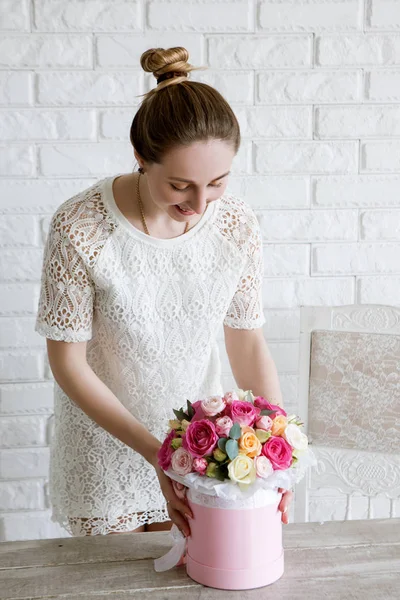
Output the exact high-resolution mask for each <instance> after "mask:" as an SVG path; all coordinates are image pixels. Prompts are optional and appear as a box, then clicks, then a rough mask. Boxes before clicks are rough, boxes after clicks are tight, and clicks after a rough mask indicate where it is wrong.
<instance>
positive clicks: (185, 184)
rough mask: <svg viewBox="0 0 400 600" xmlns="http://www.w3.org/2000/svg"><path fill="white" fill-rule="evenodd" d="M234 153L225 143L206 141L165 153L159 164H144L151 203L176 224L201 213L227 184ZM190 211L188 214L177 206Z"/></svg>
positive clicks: (216, 198) (221, 192)
mask: <svg viewBox="0 0 400 600" xmlns="http://www.w3.org/2000/svg"><path fill="white" fill-rule="evenodd" d="M234 156H235V151H234V149H233V147H232V146H231V145H230V144H228V143H227V142H223V141H221V140H209V141H207V142H196V143H193V144H191V145H190V146H179V147H176V148H174V149H172V150H170V151H169V152H167V153H166V154H165V155H164V157H163V160H162V163H152V164H147V163H143V161H142V160H140V159H139V157H137V158H138V160H139V162H140V163H141V165H142V166H143V167H144V170H145V172H146V175H147V186H148V190H149V193H150V195H151V198H152V200H153V202H154V203H155V204H156V205H157V206H158V207H159V208H160V209H162V210H164V211H166V212H167V213H168V215H169V216H170V217H172V218H173V219H175V220H176V221H187V220H189V219H190V217H193V215H194V214H199V215H201V214H203V213H204V211H205V210H206V207H207V204H209V203H210V202H214V200H218V198H220V197H221V196H222V194H223V193H224V191H225V189H226V186H227V184H228V176H229V172H230V170H231V165H232V161H233V158H234ZM178 205H180V206H181V207H184V208H187V209H189V211H190V212H188V213H187V214H184V213H182V212H181V211H180V210H178V208H177V206H178Z"/></svg>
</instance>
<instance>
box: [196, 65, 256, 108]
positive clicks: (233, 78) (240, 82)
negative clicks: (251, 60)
mask: <svg viewBox="0 0 400 600" xmlns="http://www.w3.org/2000/svg"><path fill="white" fill-rule="evenodd" d="M191 78H192V79H193V80H195V81H200V82H201V83H207V84H208V85H211V86H212V87H214V88H215V89H216V90H218V91H219V92H220V94H222V95H223V96H224V98H226V99H227V101H228V102H229V103H231V104H253V98H254V72H253V71H227V72H226V71H214V70H213V71H205V72H204V73H203V72H201V71H194V72H193V74H192V76H191Z"/></svg>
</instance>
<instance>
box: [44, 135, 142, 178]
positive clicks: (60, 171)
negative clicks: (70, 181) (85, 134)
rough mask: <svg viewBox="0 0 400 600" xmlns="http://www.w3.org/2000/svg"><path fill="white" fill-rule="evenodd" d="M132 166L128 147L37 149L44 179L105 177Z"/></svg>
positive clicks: (120, 144) (123, 144)
mask: <svg viewBox="0 0 400 600" xmlns="http://www.w3.org/2000/svg"><path fill="white" fill-rule="evenodd" d="M132 162H133V154H132V147H131V146H130V145H129V144H128V143H118V142H114V143H97V144H95V143H93V144H55V145H50V144H49V145H46V146H42V147H41V148H40V149H39V163H40V172H41V173H42V174H43V175H44V176H45V177H53V176H69V175H77V176H78V177H84V176H88V177H89V176H97V177H106V176H108V175H109V174H110V173H121V172H123V171H125V172H127V171H130V170H131V169H132Z"/></svg>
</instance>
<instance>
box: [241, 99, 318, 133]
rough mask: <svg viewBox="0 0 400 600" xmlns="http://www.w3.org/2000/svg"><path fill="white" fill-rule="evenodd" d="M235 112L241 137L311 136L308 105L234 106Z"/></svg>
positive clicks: (310, 115)
mask: <svg viewBox="0 0 400 600" xmlns="http://www.w3.org/2000/svg"><path fill="white" fill-rule="evenodd" d="M235 113H236V116H237V119H238V121H239V125H240V131H241V134H242V136H243V137H251V138H263V137H265V138H273V139H276V138H300V139H304V138H307V137H308V138H311V137H312V109H311V107H308V106H301V107H287V106H254V107H247V108H236V109H235Z"/></svg>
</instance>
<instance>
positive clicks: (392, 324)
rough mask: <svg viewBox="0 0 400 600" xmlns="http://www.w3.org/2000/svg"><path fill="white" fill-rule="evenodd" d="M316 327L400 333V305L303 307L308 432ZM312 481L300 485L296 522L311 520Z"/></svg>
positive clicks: (302, 407)
mask: <svg viewBox="0 0 400 600" xmlns="http://www.w3.org/2000/svg"><path fill="white" fill-rule="evenodd" d="M315 330H326V331H329V330H330V331H346V332H363V333H384V334H393V335H400V308H399V307H396V306H385V305H381V304H362V305H357V304H351V305H344V306H301V307H300V353H299V379H298V381H299V397H298V413H299V415H300V416H301V418H302V420H303V422H304V429H305V432H306V433H307V432H308V399H309V386H310V370H311V334H312V332H313V331H315ZM311 448H312V445H311ZM333 450H334V449H333ZM310 481H311V473H310V471H308V472H307V473H306V475H305V477H304V478H303V479H302V480H301V481H300V482H299V483H298V484H297V486H296V492H295V501H294V520H295V522H308V521H309V484H310ZM391 513H392V514H391V516H394V509H393V501H392V503H391ZM368 514H369V516H371V515H372V510H371V506H370V500H369V506H368ZM349 517H350V505H349V499H348V506H347V510H346V518H349Z"/></svg>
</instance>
